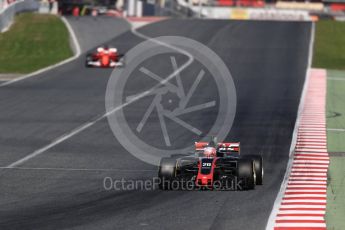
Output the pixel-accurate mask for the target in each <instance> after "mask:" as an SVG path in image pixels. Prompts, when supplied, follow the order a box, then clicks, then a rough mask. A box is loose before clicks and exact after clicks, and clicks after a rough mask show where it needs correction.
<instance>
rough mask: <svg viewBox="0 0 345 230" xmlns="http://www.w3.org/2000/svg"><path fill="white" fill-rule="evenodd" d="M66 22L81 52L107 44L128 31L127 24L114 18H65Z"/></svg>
mask: <svg viewBox="0 0 345 230" xmlns="http://www.w3.org/2000/svg"><path fill="white" fill-rule="evenodd" d="M67 20H68V22H69V23H70V25H71V26H72V28H73V31H74V33H75V34H76V36H77V38H78V42H79V44H80V48H81V51H82V52H86V51H88V50H90V49H92V48H95V47H96V46H98V45H100V44H102V43H107V42H108V41H110V40H111V39H113V38H114V37H116V36H118V35H120V34H122V33H124V32H126V31H128V29H129V24H128V22H126V21H124V20H119V19H116V18H114V17H107V16H99V17H92V16H83V17H71V16H70V17H67Z"/></svg>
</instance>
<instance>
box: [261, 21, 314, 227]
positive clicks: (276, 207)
mask: <svg viewBox="0 0 345 230" xmlns="http://www.w3.org/2000/svg"><path fill="white" fill-rule="evenodd" d="M314 33H315V23H313V22H312V24H311V31H310V41H309V54H308V66H307V69H306V76H305V80H304V85H303V91H302V95H301V99H300V103H299V106H298V111H297V118H296V122H295V127H294V131H293V134H292V140H291V145H290V154H289V156H290V159H289V161H288V164H287V167H286V171H285V175H284V178H283V181H282V183H281V186H280V190H279V192H278V194H277V198H276V200H275V201H274V204H273V207H272V211H271V214H270V216H269V218H268V221H267V225H266V230H272V229H274V226H275V218H276V216H277V214H278V211H279V206H280V204H281V201H282V199H283V196H284V193H285V189H286V187H287V184H288V181H289V176H290V171H291V168H292V164H293V158H292V157H291V155H292V154H293V151H294V148H295V146H296V143H297V135H298V127H299V125H300V123H301V116H302V112H303V109H304V104H305V101H306V94H307V89H308V82H309V76H310V69H311V62H312V56H313V46H314V36H315V34H314Z"/></svg>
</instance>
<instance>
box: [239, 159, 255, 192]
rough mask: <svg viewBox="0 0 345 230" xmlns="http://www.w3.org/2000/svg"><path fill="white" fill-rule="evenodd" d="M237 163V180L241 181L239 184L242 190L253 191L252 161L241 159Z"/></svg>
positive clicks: (253, 172) (253, 173) (253, 174)
mask: <svg viewBox="0 0 345 230" xmlns="http://www.w3.org/2000/svg"><path fill="white" fill-rule="evenodd" d="M237 163H238V164H237V176H238V178H239V180H242V183H241V184H240V185H241V186H242V189H244V190H251V189H255V184H256V175H255V170H254V161H253V160H251V159H246V158H243V159H239V160H238V162H237ZM236 189H238V188H236Z"/></svg>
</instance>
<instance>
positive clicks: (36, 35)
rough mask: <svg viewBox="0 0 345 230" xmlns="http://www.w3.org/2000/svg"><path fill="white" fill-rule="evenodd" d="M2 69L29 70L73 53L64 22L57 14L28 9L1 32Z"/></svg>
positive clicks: (0, 58) (0, 53) (20, 71)
mask: <svg viewBox="0 0 345 230" xmlns="http://www.w3.org/2000/svg"><path fill="white" fill-rule="evenodd" d="M0 44H1V45H0V73H29V72H32V71H35V70H38V69H40V68H43V67H46V66H49V65H52V64H55V63H57V62H60V61H62V60H64V59H67V58H69V57H71V56H72V55H73V52H72V50H71V48H70V45H69V34H68V30H67V28H66V27H65V25H64V23H63V22H62V21H61V20H60V19H59V18H58V17H57V16H53V15H46V14H34V13H24V14H20V15H18V16H16V18H15V22H14V24H13V25H12V26H11V28H10V30H9V31H7V32H5V33H1V34H0Z"/></svg>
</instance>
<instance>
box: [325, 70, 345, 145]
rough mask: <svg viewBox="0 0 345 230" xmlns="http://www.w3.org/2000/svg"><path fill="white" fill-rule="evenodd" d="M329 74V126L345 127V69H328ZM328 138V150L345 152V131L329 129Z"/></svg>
mask: <svg viewBox="0 0 345 230" xmlns="http://www.w3.org/2000/svg"><path fill="white" fill-rule="evenodd" d="M327 75H328V81H327V114H326V116H327V128H328V129H345V103H344V99H345V71H337V70H328V71H327ZM341 79H343V80H341ZM327 138H328V139H327V143H328V151H330V152H345V132H337V131H327Z"/></svg>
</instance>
